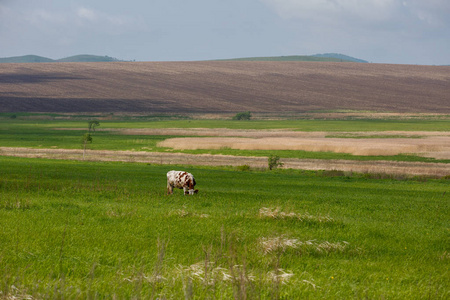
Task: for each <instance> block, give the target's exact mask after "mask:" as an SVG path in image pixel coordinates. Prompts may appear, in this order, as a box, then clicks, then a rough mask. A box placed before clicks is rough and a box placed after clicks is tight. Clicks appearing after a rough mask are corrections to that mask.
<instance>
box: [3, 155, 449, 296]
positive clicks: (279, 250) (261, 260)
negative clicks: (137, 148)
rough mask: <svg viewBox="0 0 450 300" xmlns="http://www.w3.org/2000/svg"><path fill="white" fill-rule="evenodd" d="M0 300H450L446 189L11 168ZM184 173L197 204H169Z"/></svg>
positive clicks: (67, 166) (123, 166)
mask: <svg viewBox="0 0 450 300" xmlns="http://www.w3.org/2000/svg"><path fill="white" fill-rule="evenodd" d="M0 165H1V168H0V199H1V200H0V227H1V228H2V230H1V231H0V244H1V245H2V246H1V248H0V274H1V275H0V298H1V299H16V298H19V299H55V298H56V299H62V298H66V299H75V298H76V299H80V298H82V299H87V298H90V299H92V298H97V299H104V298H107V299H131V298H144V299H182V298H185V299H205V298H210V299H211V298H213V299H216V298H217V299H230V298H234V299H295V298H297V299H304V298H316V299H343V298H357V299H359V298H369V299H374V298H377V299H379V298H388V299H448V298H449V296H450V283H449V281H448V278H449V271H448V270H449V260H450V249H449V225H450V224H449V221H450V220H449V215H450V205H449V204H450V201H449V200H450V198H449V197H450V196H449V195H450V194H449V184H448V179H428V180H412V179H409V180H395V179H370V178H368V177H366V176H363V175H361V176H357V175H353V176H350V175H349V176H347V175H345V174H340V173H338V172H312V171H300V170H282V169H278V170H273V171H261V170H260V171H258V170H250V171H239V170H237V169H234V168H213V167H195V166H170V167H168V166H164V165H150V164H139V163H118V162H83V161H66V160H45V159H27V158H12V157H4V156H1V157H0ZM170 169H185V170H188V171H190V172H192V173H193V174H194V175H195V177H196V180H197V188H198V189H199V190H200V192H199V194H197V195H194V196H184V195H182V192H181V191H180V190H177V191H175V194H174V195H171V196H167V195H166V188H165V185H166V178H165V174H166V172H167V171H169V170H170Z"/></svg>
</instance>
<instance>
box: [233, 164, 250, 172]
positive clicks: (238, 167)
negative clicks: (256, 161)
mask: <svg viewBox="0 0 450 300" xmlns="http://www.w3.org/2000/svg"><path fill="white" fill-rule="evenodd" d="M236 169H237V170H238V171H250V166H249V165H242V166H237V167H236Z"/></svg>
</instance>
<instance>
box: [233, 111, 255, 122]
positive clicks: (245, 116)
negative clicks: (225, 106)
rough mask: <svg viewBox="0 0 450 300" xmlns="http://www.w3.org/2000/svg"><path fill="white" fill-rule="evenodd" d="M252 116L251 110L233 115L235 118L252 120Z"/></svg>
mask: <svg viewBox="0 0 450 300" xmlns="http://www.w3.org/2000/svg"><path fill="white" fill-rule="evenodd" d="M251 117H252V113H251V112H249V111H245V112H240V113H237V114H236V115H235V116H234V117H233V120H250V118H251Z"/></svg>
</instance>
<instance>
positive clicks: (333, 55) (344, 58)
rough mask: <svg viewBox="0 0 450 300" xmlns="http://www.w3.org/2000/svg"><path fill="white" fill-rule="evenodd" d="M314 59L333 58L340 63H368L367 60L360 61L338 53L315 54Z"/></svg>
mask: <svg viewBox="0 0 450 300" xmlns="http://www.w3.org/2000/svg"><path fill="white" fill-rule="evenodd" d="M313 56H314V57H321V58H335V59H338V60H340V61H351V62H359V63H368V61H367V60H362V59H359V58H354V57H351V56H348V55H344V54H340V53H323V54H315V55H313Z"/></svg>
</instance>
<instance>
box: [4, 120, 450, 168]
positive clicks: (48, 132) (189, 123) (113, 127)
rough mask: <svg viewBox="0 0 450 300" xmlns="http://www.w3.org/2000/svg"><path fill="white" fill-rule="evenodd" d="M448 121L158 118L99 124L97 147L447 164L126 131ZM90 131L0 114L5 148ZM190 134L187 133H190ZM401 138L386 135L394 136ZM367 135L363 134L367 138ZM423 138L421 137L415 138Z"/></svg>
mask: <svg viewBox="0 0 450 300" xmlns="http://www.w3.org/2000/svg"><path fill="white" fill-rule="evenodd" d="M449 124H450V123H449V122H448V119H442V120H441V119H426V120H423V119H419V120H417V119H406V120H405V119H404V120H387V119H382V120H376V119H372V120H370V119H367V120H364V119H363V120H308V119H304V120H252V121H245V122H236V121H232V120H224V119H221V120H198V119H181V120H155V121H149V120H146V121H136V120H134V121H130V120H125V121H108V120H104V121H101V122H100V126H99V127H98V129H97V131H96V132H95V134H94V139H93V143H92V144H91V145H90V146H89V148H90V149H93V150H131V151H151V152H166V151H171V152H180V153H191V154H205V153H208V154H224V155H239V156H265V157H267V156H269V155H278V156H280V157H282V158H301V159H304V158H312V159H314V158H318V159H349V160H366V161H367V160H392V161H422V162H443V163H448V162H449V160H448V159H435V158H431V157H423V156H418V155H414V154H409V153H407V154H397V155H382V154H380V155H352V154H349V153H336V152H331V151H303V150H258V149H254V150H241V149H231V148H229V147H221V148H220V149H197V150H187V149H181V150H177V149H169V148H167V147H162V146H159V145H158V144H159V143H160V142H163V141H165V140H167V139H171V138H177V137H183V138H184V137H189V135H187V136H186V135H161V134H159V135H152V134H144V133H142V134H139V133H132V134H131V133H127V132H126V131H124V130H134V129H135V130H142V129H168V128H169V129H170V128H177V129H197V128H203V129H221V128H227V129H232V130H233V129H236V130H292V131H299V132H300V131H301V132H320V131H324V132H330V133H331V134H330V138H332V137H334V135H333V134H332V133H333V132H334V133H335V134H338V136H339V134H342V132H345V134H347V135H348V134H349V133H351V132H368V133H373V132H384V131H404V132H416V131H435V132H449V131H450V125H449ZM86 131H87V121H86V120H79V121H77V120H39V119H38V120H27V119H11V118H0V146H2V147H32V148H53V149H80V148H81V144H82V142H81V140H82V136H83V134H84V133H85V132H86ZM188 134H189V133H188ZM395 137H398V136H389V135H386V136H384V138H385V139H387V140H389V139H393V138H395ZM363 138H364V136H363ZM412 138H414V139H420V136H414V135H413V137H412Z"/></svg>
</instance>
